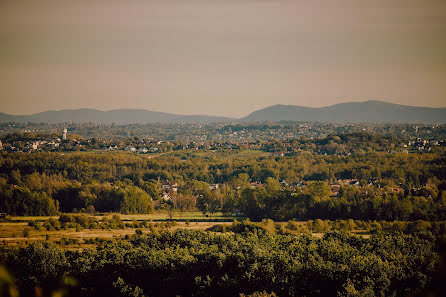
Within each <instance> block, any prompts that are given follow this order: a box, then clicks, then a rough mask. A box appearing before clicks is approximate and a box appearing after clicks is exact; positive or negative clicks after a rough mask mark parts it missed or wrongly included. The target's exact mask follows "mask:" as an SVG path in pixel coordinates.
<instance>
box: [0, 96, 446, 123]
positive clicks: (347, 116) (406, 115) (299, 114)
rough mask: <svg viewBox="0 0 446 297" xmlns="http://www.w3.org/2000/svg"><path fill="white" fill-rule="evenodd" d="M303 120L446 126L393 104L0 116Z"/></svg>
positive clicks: (444, 115) (419, 110)
mask: <svg viewBox="0 0 446 297" xmlns="http://www.w3.org/2000/svg"><path fill="white" fill-rule="evenodd" d="M263 121H272V122H275V121H305V122H329V123H355V122H356V123H357V122H370V123H425V124H444V123H446V108H431V107H417V106H406V105H399V104H392V103H387V102H383V101H364V102H347V103H341V104H336V105H331V106H326V107H319V108H314V107H304V106H295V105H273V106H270V107H267V108H264V109H260V110H257V111H254V112H252V113H251V114H249V115H248V116H246V117H243V118H241V119H234V118H228V117H217V116H207V115H178V114H172V113H165V112H157V111H150V110H144V109H115V110H109V111H101V110H96V109H64V110H58V111H44V112H40V113H36V114H32V115H9V114H5V113H0V122H48V123H61V122H92V123H102V124H111V123H115V124H121V125H124V124H144V123H216V122H263Z"/></svg>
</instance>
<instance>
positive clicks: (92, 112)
mask: <svg viewBox="0 0 446 297" xmlns="http://www.w3.org/2000/svg"><path fill="white" fill-rule="evenodd" d="M231 120H232V119H230V118H225V117H217V116H206V115H178V114H173V113H166V112H158V111H150V110H144V109H115V110H109V111H101V110H96V109H64V110H58V111H54V110H50V111H44V112H40V113H35V114H32V115H17V116H14V115H8V114H5V113H0V122H34V123H40V122H48V123H63V122H77V123H101V124H111V123H115V124H118V125H126V124H147V123H215V122H228V121H231Z"/></svg>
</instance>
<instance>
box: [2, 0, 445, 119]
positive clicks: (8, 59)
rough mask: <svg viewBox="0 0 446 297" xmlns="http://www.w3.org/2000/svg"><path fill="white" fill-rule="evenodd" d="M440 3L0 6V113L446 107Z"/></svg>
mask: <svg viewBox="0 0 446 297" xmlns="http://www.w3.org/2000/svg"><path fill="white" fill-rule="evenodd" d="M445 53H446V1H444V0H422V1H421V0H370V1H355V0H343V1H333V0H331V1H320V0H315V1H300V0H283V1H280V0H277V1H273V0H224V1H221V0H189V1H184V0H156V1H155V0H152V1H150V0H132V1H124V0H123V1H114V0H107V1H105V0H104V1H99V0H76V1H64V0H54V1H48V0H39V1H34V0H24V1H17V0H1V1H0V112H2V113H7V114H32V113H37V112H41V111H45V110H59V109H77V108H93V109H99V110H111V109H119V108H137V109H147V110H154V111H163V112H168V113H173V114H182V115H184V114H207V115H216V116H227V117H242V116H246V115H248V114H249V113H250V112H251V111H253V110H258V109H261V108H265V107H268V106H271V105H275V104H287V105H298V106H308V107H321V106H328V105H333V104H337V103H341V102H347V101H348V102H351V101H365V100H383V101H386V102H391V103H398V104H404V105H414V106H429V107H445V106H446V54H445Z"/></svg>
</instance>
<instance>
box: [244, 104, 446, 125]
mask: <svg viewBox="0 0 446 297" xmlns="http://www.w3.org/2000/svg"><path fill="white" fill-rule="evenodd" d="M240 120H241V121H243V122H258V121H317V122H330V123H346V122H373V123H446V108H431V107H416V106H406V105H399V104H392V103H387V102H382V101H364V102H348V103H341V104H336V105H331V106H326V107H319V108H312V107H304V106H294V105H273V106H270V107H267V108H264V109H261V110H257V111H254V112H253V113H251V114H249V115H248V116H246V117H244V118H242V119H240Z"/></svg>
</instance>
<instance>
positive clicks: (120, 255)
mask: <svg viewBox="0 0 446 297" xmlns="http://www.w3.org/2000/svg"><path fill="white" fill-rule="evenodd" d="M246 227H248V225H246ZM438 244H440V243H439V242H437V241H436V240H435V238H434V237H433V236H432V235H430V234H427V233H416V234H413V235H402V234H398V233H395V234H381V235H374V236H372V237H371V238H369V239H365V238H360V237H356V236H351V235H347V234H344V233H338V232H329V233H327V234H325V235H324V237H323V238H322V239H318V238H314V237H309V236H294V235H277V234H276V235H274V234H268V233H265V232H263V231H261V230H260V229H253V230H251V231H250V229H249V228H246V229H245V230H241V231H240V233H226V234H221V235H220V234H214V233H210V232H202V231H187V230H178V231H176V232H174V233H170V232H163V233H161V234H139V235H138V234H135V235H134V236H132V237H131V239H130V241H124V240H115V241H109V242H107V243H104V244H101V245H98V246H97V247H96V249H87V250H83V251H74V252H73V251H66V250H61V249H59V248H58V247H56V246H53V245H48V244H44V243H36V244H32V245H30V246H28V247H26V248H20V249H12V250H3V251H2V252H1V255H0V259H1V262H2V263H5V265H6V266H7V267H9V270H10V271H11V273H12V275H13V276H15V277H16V278H17V282H16V284H17V287H18V289H19V291H20V293H21V294H22V296H30V295H32V294H33V293H34V290H35V287H36V286H37V287H41V288H42V289H41V290H42V291H43V292H50V291H53V290H56V289H57V288H59V287H60V286H61V285H60V280H61V279H63V278H65V279H66V278H67V277H68V278H71V279H74V280H75V282H73V283H75V284H77V285H75V286H74V287H71V288H69V290H70V292H71V294H72V296H98V295H101V296H143V294H144V295H145V296H238V295H239V293H245V294H251V293H253V292H259V291H260V292H261V291H266V292H274V293H275V294H277V296H420V295H423V294H425V293H426V292H428V291H429V290H430V289H429V288H430V287H431V286H432V285H434V283H433V282H432V281H433V277H434V276H435V275H434V273H435V271H437V270H438V267H439V266H438V265H439V254H438V248H439V245H438ZM36 263H40V264H39V265H36Z"/></svg>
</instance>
